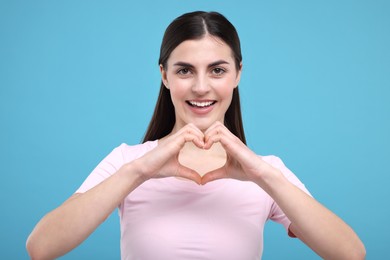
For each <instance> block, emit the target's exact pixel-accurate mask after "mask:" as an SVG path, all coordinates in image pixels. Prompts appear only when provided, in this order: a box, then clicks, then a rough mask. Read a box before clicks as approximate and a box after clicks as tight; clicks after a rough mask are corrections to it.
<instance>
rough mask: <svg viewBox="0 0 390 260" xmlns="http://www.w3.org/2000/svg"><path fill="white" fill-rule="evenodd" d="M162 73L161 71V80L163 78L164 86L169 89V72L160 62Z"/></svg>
mask: <svg viewBox="0 0 390 260" xmlns="http://www.w3.org/2000/svg"><path fill="white" fill-rule="evenodd" d="M160 73H161V80H162V82H163V84H164V86H165V87H166V88H167V89H169V87H168V79H167V72H166V70H165V69H164V66H163V65H162V64H160Z"/></svg>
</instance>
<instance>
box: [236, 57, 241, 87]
mask: <svg viewBox="0 0 390 260" xmlns="http://www.w3.org/2000/svg"><path fill="white" fill-rule="evenodd" d="M241 72H242V62H241V63H240V67H239V69H238V71H237V77H236V87H238V84H239V83H240V80H241Z"/></svg>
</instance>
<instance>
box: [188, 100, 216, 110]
mask: <svg viewBox="0 0 390 260" xmlns="http://www.w3.org/2000/svg"><path fill="white" fill-rule="evenodd" d="M186 102H187V104H188V105H190V106H192V107H198V108H205V107H209V106H212V105H214V104H215V103H217V101H202V102H200V101H186Z"/></svg>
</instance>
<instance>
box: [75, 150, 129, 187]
mask: <svg viewBox="0 0 390 260" xmlns="http://www.w3.org/2000/svg"><path fill="white" fill-rule="evenodd" d="M124 146H126V144H122V145H120V146H118V147H116V148H115V149H114V150H112V151H111V153H109V154H108V155H107V156H106V157H105V158H104V159H103V160H102V161H101V162H100V163H99V164H98V165H97V166H96V168H95V169H94V170H93V171H92V172H91V173H90V174H89V176H88V177H87V178H86V179H85V181H84V182H83V184H82V185H81V186H80V187H79V188H78V189H77V190H76V193H84V192H86V191H88V190H89V189H91V188H93V187H95V186H96V185H98V184H99V183H101V182H102V181H104V180H105V179H107V178H108V177H110V176H111V175H113V174H114V173H116V172H117V171H118V170H119V168H121V167H122V165H123V164H124V158H123V148H124Z"/></svg>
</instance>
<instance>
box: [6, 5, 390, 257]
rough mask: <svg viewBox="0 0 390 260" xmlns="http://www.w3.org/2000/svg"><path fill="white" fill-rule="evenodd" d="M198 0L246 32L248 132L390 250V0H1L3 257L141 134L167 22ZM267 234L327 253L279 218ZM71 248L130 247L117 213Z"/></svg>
mask: <svg viewBox="0 0 390 260" xmlns="http://www.w3.org/2000/svg"><path fill="white" fill-rule="evenodd" d="M198 9H201V10H208V11H209V10H216V11H220V12H222V13H223V14H225V15H226V16H227V17H228V18H229V19H230V20H231V21H232V22H233V24H235V26H236V27H237V30H238V32H239V34H240V36H241V40H242V48H243V56H244V72H243V77H242V81H241V84H240V90H241V94H242V101H243V114H244V124H245V127H246V134H247V138H248V143H249V146H250V147H251V148H252V149H253V150H255V151H256V152H257V153H259V154H276V155H278V156H280V157H281V158H282V159H283V160H284V161H285V163H286V164H287V166H288V167H289V168H290V169H292V170H293V171H294V172H295V174H296V175H298V176H299V178H300V179H301V180H302V181H303V182H304V183H305V184H306V186H307V187H308V188H309V190H310V191H311V192H312V193H313V195H314V196H315V197H316V198H317V199H318V200H319V201H320V202H322V203H323V204H324V205H326V206H327V207H329V208H330V209H331V210H333V211H334V212H335V213H336V214H338V215H339V216H341V217H342V218H343V219H344V220H345V221H346V222H348V223H349V224H350V225H351V226H352V227H353V228H354V229H355V231H356V232H357V233H358V234H359V235H360V237H361V238H362V240H363V242H364V243H365V245H366V247H367V251H368V257H367V259H386V258H387V259H389V258H390V253H389V252H388V242H389V239H388V236H389V231H390V228H389V225H388V221H389V217H390V209H389V207H390V206H389V205H390V204H389V198H390V192H389V190H390V189H389V188H388V184H389V181H390V179H389V174H390V171H389V167H388V163H389V156H390V149H389V147H390V137H389V133H390V122H389V119H390V117H389V112H390V102H389V98H390V48H389V46H390V15H389V14H390V4H389V1H385V0H384V1H379V0H377V1H362V0H356V1H342V0H341V1H314V0H307V1H173V0H169V1H168V0H165V1H155V2H152V1H82V0H77V1H76V0H69V1H54V0H52V1H15V0H13V1H5V0H1V3H0V37H1V38H0V133H1V135H0V160H1V181H0V192H1V196H0V199H1V207H2V210H1V222H0V230H1V231H0V241H1V243H0V258H1V259H27V257H28V256H27V253H26V251H25V240H26V238H27V236H28V234H29V233H30V231H31V230H32V228H33V227H34V225H35V224H36V223H37V222H38V220H39V219H40V218H41V217H42V216H43V215H44V214H45V213H46V212H48V211H50V210H51V209H53V208H55V207H56V206H58V205H59V204H60V203H61V202H63V201H64V200H65V199H66V198H67V197H69V196H70V195H71V194H72V193H73V192H74V191H75V190H76V189H77V188H78V186H79V185H80V184H81V183H82V181H83V180H84V179H85V178H86V176H87V175H88V174H89V172H90V171H91V170H92V169H93V168H94V167H95V166H96V164H97V163H98V162H99V161H100V160H101V159H102V158H103V157H104V156H105V155H106V154H108V153H109V152H110V151H111V150H112V149H113V148H114V147H116V146H118V145H119V144H120V143H122V142H126V143H129V144H136V143H139V142H140V140H141V139H142V136H143V134H144V131H145V129H146V127H147V124H148V122H149V119H150V117H151V114H152V111H153V108H154V104H155V100H156V97H157V92H158V87H159V83H160V79H159V72H158V66H157V59H158V53H159V46H160V43H161V38H162V35H163V32H164V29H165V27H166V26H167V25H168V24H169V22H170V21H171V20H172V19H173V18H175V17H176V16H178V15H180V14H182V13H184V12H188V11H194V10H198ZM309 217H310V216H308V218H309ZM264 247H265V250H264V259H318V257H317V256H316V255H315V254H314V253H312V252H311V251H310V250H309V249H308V248H307V247H305V246H303V244H302V243H301V242H299V240H297V239H289V238H288V237H287V236H286V235H285V231H284V230H283V228H282V227H280V226H279V225H276V224H272V223H270V224H268V225H267V227H266V234H265V245H264ZM63 259H119V223H118V216H117V214H115V213H114V214H113V215H112V216H111V217H110V218H109V220H108V221H107V222H105V223H104V224H103V225H102V226H101V227H100V228H99V229H98V230H97V231H96V232H95V233H94V234H92V235H91V236H90V238H89V239H88V240H87V241H85V243H83V244H82V245H81V246H80V247H79V248H77V249H76V250H74V251H73V252H71V253H70V254H68V255H67V256H65V257H64V258H63Z"/></svg>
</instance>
